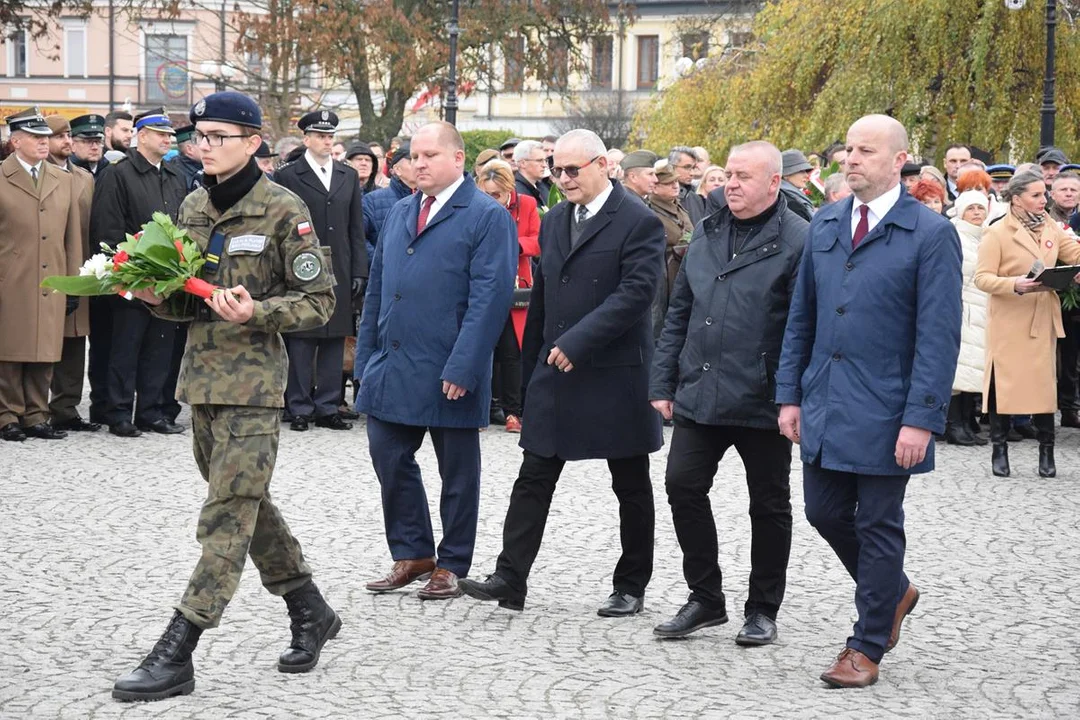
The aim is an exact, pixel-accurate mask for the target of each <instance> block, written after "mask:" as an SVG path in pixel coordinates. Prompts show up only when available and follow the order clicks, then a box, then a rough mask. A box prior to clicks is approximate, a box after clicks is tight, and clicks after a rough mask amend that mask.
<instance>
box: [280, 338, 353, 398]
mask: <svg viewBox="0 0 1080 720" xmlns="http://www.w3.org/2000/svg"><path fill="white" fill-rule="evenodd" d="M285 349H286V350H287V351H288V353H289V384H288V386H287V387H286V388H285V411H286V412H287V413H288V414H289V415H291V416H292V417H303V418H312V417H316V418H321V417H329V416H331V415H337V413H338V408H339V407H340V406H341V403H342V401H343V400H344V399H345V396H344V395H343V394H342V390H341V376H342V374H343V373H344V372H345V362H344V358H345V338H343V337H339V338H305V337H294V336H289V337H286V338H285ZM313 389H314V390H313Z"/></svg>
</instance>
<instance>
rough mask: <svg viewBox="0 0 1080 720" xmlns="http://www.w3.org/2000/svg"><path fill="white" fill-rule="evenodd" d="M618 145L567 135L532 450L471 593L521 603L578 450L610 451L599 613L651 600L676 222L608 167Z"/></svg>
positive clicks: (528, 357)
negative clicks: (658, 342)
mask: <svg viewBox="0 0 1080 720" xmlns="http://www.w3.org/2000/svg"><path fill="white" fill-rule="evenodd" d="M606 153H607V148H605V147H604V143H603V141H602V140H601V139H600V138H599V137H597V135H596V134H595V133H592V132H590V131H588V130H571V131H570V132H568V133H566V134H565V135H563V136H562V137H561V138H559V141H558V143H557V144H556V146H555V156H554V157H555V164H554V167H553V169H552V175H553V176H554V177H555V180H556V181H557V182H558V183H559V186H560V189H561V190H562V192H563V193H564V194H565V196H566V199H567V201H566V202H562V203H559V204H558V205H556V206H555V207H554V208H552V209H551V211H550V212H548V213H547V214H546V215H544V219H543V220H542V221H541V223H540V266H539V268H538V270H537V271H536V273H535V275H534V277H533V289H532V296H531V300H530V303H529V313H528V318H527V320H526V322H525V337H524V340H523V343H522V353H521V365H522V370H523V372H522V375H523V376H524V377H523V380H524V383H525V386H526V387H527V388H528V392H527V393H526V395H525V420H524V422H523V427H522V434H521V447H522V448H523V449H524V450H525V457H524V461H523V462H522V464H521V470H520V472H519V474H518V479H517V481H516V482H515V483H514V489H513V492H512V493H511V495H510V508H509V509H508V510H507V512H506V520H505V522H504V523H503V550H502V553H501V554H500V555H499V559H498V562H497V564H496V567H495V573H494V574H492V575H489V576H488V577H487V580H485V581H483V582H477V581H473V580H462V581H461V582H460V587H461V589H462V591H464V592H465V593H466V594H467V595H470V596H471V597H474V598H478V599H480V600H497V601H499V604H500V605H502V606H503V607H507V608H510V609H514V610H522V609H523V608H524V606H525V595H526V592H527V587H526V584H527V580H528V577H529V571H530V570H531V569H532V565H533V561H534V560H535V559H536V555H537V553H538V552H539V551H540V543H541V541H542V540H543V536H544V526H545V524H546V523H547V515H548V509H549V507H550V505H551V498H552V495H553V494H554V493H555V484H556V483H557V482H558V480H559V475H560V474H561V473H562V469H563V466H564V465H565V464H566V462H567V461H568V460H585V459H589V458H593V459H604V460H607V463H608V468H609V469H610V471H611V478H612V488H613V489H614V491H615V495H616V497H617V498H618V500H619V518H620V525H621V527H620V534H621V538H622V549H623V554H622V557H621V558H620V559H619V563H618V565H616V566H615V573H614V577H613V578H612V584H613V586H614V588H613V589H614V592H612V593H611V595H610V596H609V597H608V599H607V601H605V602H604V603H603V605H601V607H600V609H599V610H598V614H600V615H601V616H604V617H622V616H627V615H634V614H636V613H639V612H641V610H642V609H643V607H644V604H645V587H646V586H647V585H648V583H649V580H650V578H651V577H652V563H653V526H654V520H655V518H654V510H653V495H652V483H651V482H650V480H649V455H648V453H651V452H655V451H656V450H659V449H660V446H661V444H662V436H661V430H660V416H659V415H658V414H657V413H656V412H654V411H653V409H652V408H651V407H650V406H649V403H648V400H647V396H648V383H649V362H650V361H651V359H652V354H653V333H652V322H651V317H650V315H649V306H650V304H651V303H652V299H653V294H654V293H655V292H656V289H657V287H658V286H659V284H660V273H661V272H662V266H663V262H664V227H663V225H662V224H661V223H660V220H658V219H657V217H656V216H655V215H654V214H653V213H652V211H651V210H649V209H648V208H647V207H646V206H645V204H644V203H642V202H640V201H639V200H638V199H637V198H636V197H635V196H633V195H631V194H630V193H629V192H627V191H626V190H625V189H624V188H623V186H622V185H621V184H619V183H616V184H614V185H612V183H611V180H609V179H608V172H607V170H608V169H607V158H606V157H605V154H606Z"/></svg>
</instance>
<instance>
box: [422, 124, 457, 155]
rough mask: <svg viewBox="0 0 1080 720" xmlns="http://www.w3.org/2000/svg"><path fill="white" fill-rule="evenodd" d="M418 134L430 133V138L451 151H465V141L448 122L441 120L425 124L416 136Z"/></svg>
mask: <svg viewBox="0 0 1080 720" xmlns="http://www.w3.org/2000/svg"><path fill="white" fill-rule="evenodd" d="M420 133H432V137H433V138H435V140H436V141H437V142H439V143H442V144H444V145H446V146H448V147H449V148H450V149H451V150H461V151H463V152H464V150H465V141H464V140H463V139H462V137H461V133H460V132H458V129H457V128H456V127H454V126H453V125H451V124H450V123H448V122H445V121H443V120H433V121H432V122H429V123H427V124H426V125H424V126H423V127H421V128H420V129H419V130H417V131H416V134H417V135H419V134H420Z"/></svg>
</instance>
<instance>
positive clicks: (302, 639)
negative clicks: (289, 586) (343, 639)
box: [278, 582, 341, 673]
mask: <svg viewBox="0 0 1080 720" xmlns="http://www.w3.org/2000/svg"><path fill="white" fill-rule="evenodd" d="M285 604H286V605H288V606H289V618H290V619H291V620H292V622H291V624H290V626H289V627H290V629H291V630H292V643H291V644H290V645H289V647H287V648H286V649H285V652H283V653H281V657H280V658H278V670H280V671H281V672H285V673H302V672H307V671H308V670H311V669H312V668H313V667H315V665H316V664H317V663H318V662H319V653H320V652H321V651H322V647H323V645H325V644H326V641H327V640H330V639H332V638H333V637H335V636H336V635H337V634H338V630H340V629H341V618H339V617H338V615H337V613H336V612H334V610H333V608H331V607H330V606H329V605H327V604H326V600H323V596H322V595H321V594H320V593H319V588H317V587H315V583H314V582H308V583H307V584H306V585H304V586H303V587H300V588H297V589H296V590H293V591H292V592H288V593H285Z"/></svg>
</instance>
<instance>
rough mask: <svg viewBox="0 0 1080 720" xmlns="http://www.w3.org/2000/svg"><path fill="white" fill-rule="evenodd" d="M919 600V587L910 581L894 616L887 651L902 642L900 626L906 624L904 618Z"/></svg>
mask: <svg viewBox="0 0 1080 720" xmlns="http://www.w3.org/2000/svg"><path fill="white" fill-rule="evenodd" d="M918 602H919V589H918V588H917V587H915V586H914V585H912V584H911V583H908V587H907V592H905V593H904V597H902V598H900V602H898V603H897V604H896V615H895V616H894V617H893V621H892V632H891V633H889V644H888V645H886V646H885V652H889V651H890V650H892V649H893V648H894V647H896V643H898V642H900V628H901V626H902V625H903V624H904V618H906V617H907V616H908V615H910V614H911V611H912V610H914V609H915V605H916V604H918Z"/></svg>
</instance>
